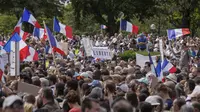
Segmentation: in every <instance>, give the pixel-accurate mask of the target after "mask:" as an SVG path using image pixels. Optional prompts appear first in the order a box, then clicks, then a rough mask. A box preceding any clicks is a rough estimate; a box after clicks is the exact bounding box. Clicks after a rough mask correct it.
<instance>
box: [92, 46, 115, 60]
mask: <svg viewBox="0 0 200 112" xmlns="http://www.w3.org/2000/svg"><path fill="white" fill-rule="evenodd" d="M92 57H94V58H100V59H112V57H113V53H112V51H111V50H110V49H109V48H108V47H93V48H92Z"/></svg>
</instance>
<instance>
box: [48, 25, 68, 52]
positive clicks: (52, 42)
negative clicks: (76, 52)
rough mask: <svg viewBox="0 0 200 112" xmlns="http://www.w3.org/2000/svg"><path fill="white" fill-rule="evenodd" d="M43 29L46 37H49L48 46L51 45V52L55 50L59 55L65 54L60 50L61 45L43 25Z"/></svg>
mask: <svg viewBox="0 0 200 112" xmlns="http://www.w3.org/2000/svg"><path fill="white" fill-rule="evenodd" d="M45 30H46V32H47V37H48V39H49V43H50V46H51V47H52V50H53V52H57V53H59V54H61V55H65V52H64V51H63V50H62V48H61V46H60V45H59V44H58V42H57V40H56V38H55V37H54V36H53V34H52V33H51V31H50V29H49V28H48V27H47V26H46V25H45Z"/></svg>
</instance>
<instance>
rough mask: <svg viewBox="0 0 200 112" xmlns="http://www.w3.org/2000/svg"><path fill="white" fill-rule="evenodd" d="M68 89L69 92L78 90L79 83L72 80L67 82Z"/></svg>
mask: <svg viewBox="0 0 200 112" xmlns="http://www.w3.org/2000/svg"><path fill="white" fill-rule="evenodd" d="M67 88H68V89H69V90H75V91H76V90H77V88H78V81H76V80H70V81H68V82H67Z"/></svg>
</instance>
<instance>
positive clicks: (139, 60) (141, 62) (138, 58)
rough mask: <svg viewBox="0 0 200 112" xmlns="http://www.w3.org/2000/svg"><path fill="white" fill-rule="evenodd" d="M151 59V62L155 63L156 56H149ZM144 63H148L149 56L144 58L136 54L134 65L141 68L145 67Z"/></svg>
mask: <svg viewBox="0 0 200 112" xmlns="http://www.w3.org/2000/svg"><path fill="white" fill-rule="evenodd" d="M151 57H152V60H153V62H154V63H155V62H156V56H151ZM145 62H149V56H144V55H141V54H138V53H136V64H137V65H139V66H141V67H142V68H143V67H144V65H145Z"/></svg>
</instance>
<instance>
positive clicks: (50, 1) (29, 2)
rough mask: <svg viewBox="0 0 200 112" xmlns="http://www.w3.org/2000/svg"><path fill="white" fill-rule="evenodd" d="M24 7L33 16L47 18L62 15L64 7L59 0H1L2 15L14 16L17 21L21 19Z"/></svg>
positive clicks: (0, 9)
mask: <svg viewBox="0 0 200 112" xmlns="http://www.w3.org/2000/svg"><path fill="white" fill-rule="evenodd" d="M24 6H25V7H26V8H27V9H28V10H30V11H31V12H32V13H33V15H35V16H36V17H37V16H45V17H47V18H52V16H54V15H55V16H61V15H62V5H61V4H60V2H59V0H1V1H0V11H1V13H6V14H14V15H15V16H16V17H17V19H19V18H20V17H21V14H22V12H23V9H24Z"/></svg>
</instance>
